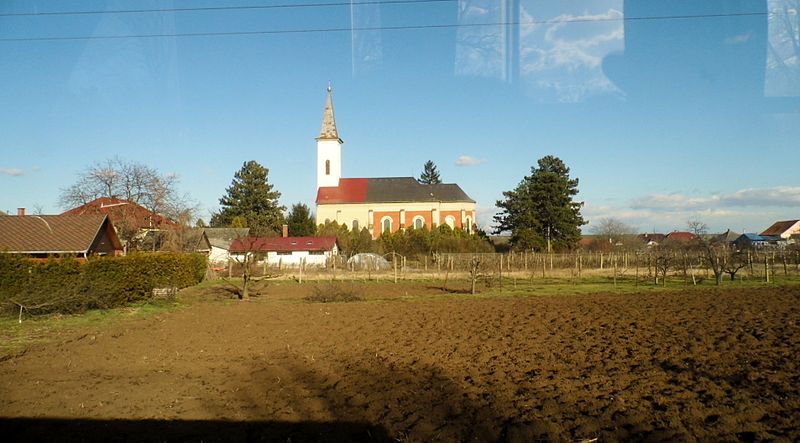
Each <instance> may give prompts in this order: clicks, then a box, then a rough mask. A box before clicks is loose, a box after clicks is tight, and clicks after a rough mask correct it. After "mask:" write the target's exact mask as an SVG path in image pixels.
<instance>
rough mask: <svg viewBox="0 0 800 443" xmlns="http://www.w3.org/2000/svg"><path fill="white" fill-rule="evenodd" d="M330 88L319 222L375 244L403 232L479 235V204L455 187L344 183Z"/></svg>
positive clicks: (400, 181)
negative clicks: (364, 235)
mask: <svg viewBox="0 0 800 443" xmlns="http://www.w3.org/2000/svg"><path fill="white" fill-rule="evenodd" d="M343 143H344V142H343V141H342V139H341V138H339V131H338V129H337V128H336V120H335V119H334V114H333V98H332V91H331V88H330V86H329V87H328V99H327V102H326V104H325V109H324V111H323V114H322V128H321V130H320V134H319V137H317V198H316V204H317V210H316V222H317V224H323V223H326V222H336V223H338V224H344V225H346V226H347V227H348V228H349V229H351V230H354V231H360V230H362V229H367V230H368V231H369V233H370V234H371V235H372V237H373V238H377V237H379V236H380V235H381V234H382V233H384V232H396V231H398V230H401V229H409V228H414V229H421V228H422V227H427V228H428V229H432V228H436V227H437V226H440V225H443V224H446V225H448V226H450V227H451V228H454V229H455V228H459V229H463V230H465V231H467V232H474V230H475V229H476V222H475V200H473V199H471V198H470V197H469V196H468V195H467V194H466V193H465V192H464V191H463V190H462V189H461V187H459V186H458V185H457V184H455V183H440V184H430V185H429V184H422V183H420V182H418V181H417V180H416V179H415V178H413V177H379V178H343V177H342V144H343Z"/></svg>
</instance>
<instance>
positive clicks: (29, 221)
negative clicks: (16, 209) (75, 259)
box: [0, 210, 123, 258]
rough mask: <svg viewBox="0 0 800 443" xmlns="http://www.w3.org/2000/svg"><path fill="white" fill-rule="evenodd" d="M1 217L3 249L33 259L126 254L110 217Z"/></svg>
mask: <svg viewBox="0 0 800 443" xmlns="http://www.w3.org/2000/svg"><path fill="white" fill-rule="evenodd" d="M19 214H20V215H16V216H13V215H3V216H0V251H3V252H6V253H10V254H19V255H25V256H29V257H33V258H46V257H49V256H64V255H75V256H79V257H83V258H88V257H90V256H96V255H122V253H123V249H122V244H121V243H120V241H119V238H118V237H117V233H116V231H115V230H114V227H113V226H111V222H110V221H109V219H108V216H106V215H103V214H91V215H80V216H78V215H25V213H24V211H22V210H21V211H20V213H19Z"/></svg>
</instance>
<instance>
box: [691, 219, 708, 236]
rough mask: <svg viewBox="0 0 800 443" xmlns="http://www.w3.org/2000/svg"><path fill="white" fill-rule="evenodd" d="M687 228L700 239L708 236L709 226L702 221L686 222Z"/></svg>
mask: <svg viewBox="0 0 800 443" xmlns="http://www.w3.org/2000/svg"><path fill="white" fill-rule="evenodd" d="M686 228H687V229H688V230H689V232H691V233H692V234H694V235H696V236H697V237H698V238H700V237H703V236H704V235H706V234H708V225H707V224H705V223H703V222H702V221H700V220H689V221H687V222H686Z"/></svg>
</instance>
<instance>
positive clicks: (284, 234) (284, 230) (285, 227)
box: [283, 225, 289, 238]
mask: <svg viewBox="0 0 800 443" xmlns="http://www.w3.org/2000/svg"><path fill="white" fill-rule="evenodd" d="M288 236H289V225H283V238H286V237H288Z"/></svg>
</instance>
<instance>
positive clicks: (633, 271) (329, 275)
mask: <svg viewBox="0 0 800 443" xmlns="http://www.w3.org/2000/svg"><path fill="white" fill-rule="evenodd" d="M375 257H376V258H375V259H374V260H362V261H360V262H358V263H354V262H353V261H352V260H350V261H348V259H347V257H342V256H339V257H329V258H328V259H327V260H326V261H325V263H324V265H322V264H318V265H311V264H308V263H306V262H305V261H303V260H302V259H301V260H299V261H298V262H296V263H286V264H279V265H274V264H268V263H267V262H256V263H255V264H254V265H253V267H252V269H251V273H252V275H253V276H255V277H265V276H266V277H272V278H287V279H294V280H297V281H299V282H300V283H302V282H303V281H317V280H362V281H394V282H399V281H402V280H442V281H448V280H463V279H467V280H472V279H476V278H477V279H480V280H482V281H483V282H485V283H487V284H490V285H491V284H499V285H501V286H502V284H503V281H504V279H513V280H519V279H529V280H531V281H535V280H537V279H553V278H555V279H589V278H604V279H611V280H613V281H614V282H616V281H617V280H624V281H634V282H636V283H637V284H638V283H643V284H644V283H648V282H650V283H652V284H656V285H658V284H666V282H667V280H670V281H671V282H675V281H678V280H682V281H683V282H684V283H686V284H698V283H700V282H702V281H704V280H706V279H712V280H713V279H714V278H715V277H716V274H717V273H718V274H721V276H722V277H724V278H726V279H730V280H734V279H739V280H762V281H767V282H770V281H775V279H776V278H781V277H782V276H798V275H800V250H798V249H793V250H792V249H784V250H769V251H746V252H737V253H736V254H722V255H717V256H713V255H710V254H709V253H708V252H704V251H692V250H687V251H681V250H670V251H655V250H653V251H649V250H648V251H635V252H609V253H603V252H574V253H551V254H548V253H535V252H509V253H452V254H451V253H441V254H432V255H430V256H423V257H419V258H415V259H410V258H408V257H404V256H401V255H399V254H393V253H389V254H386V255H385V256H382V257H381V256H375ZM715 260H716V261H715ZM242 271H243V268H242V265H241V264H239V263H237V262H235V261H233V260H231V261H229V263H228V266H227V267H225V268H224V269H222V268H217V272H216V275H217V276H220V277H229V278H233V277H238V276H241V275H242Z"/></svg>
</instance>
